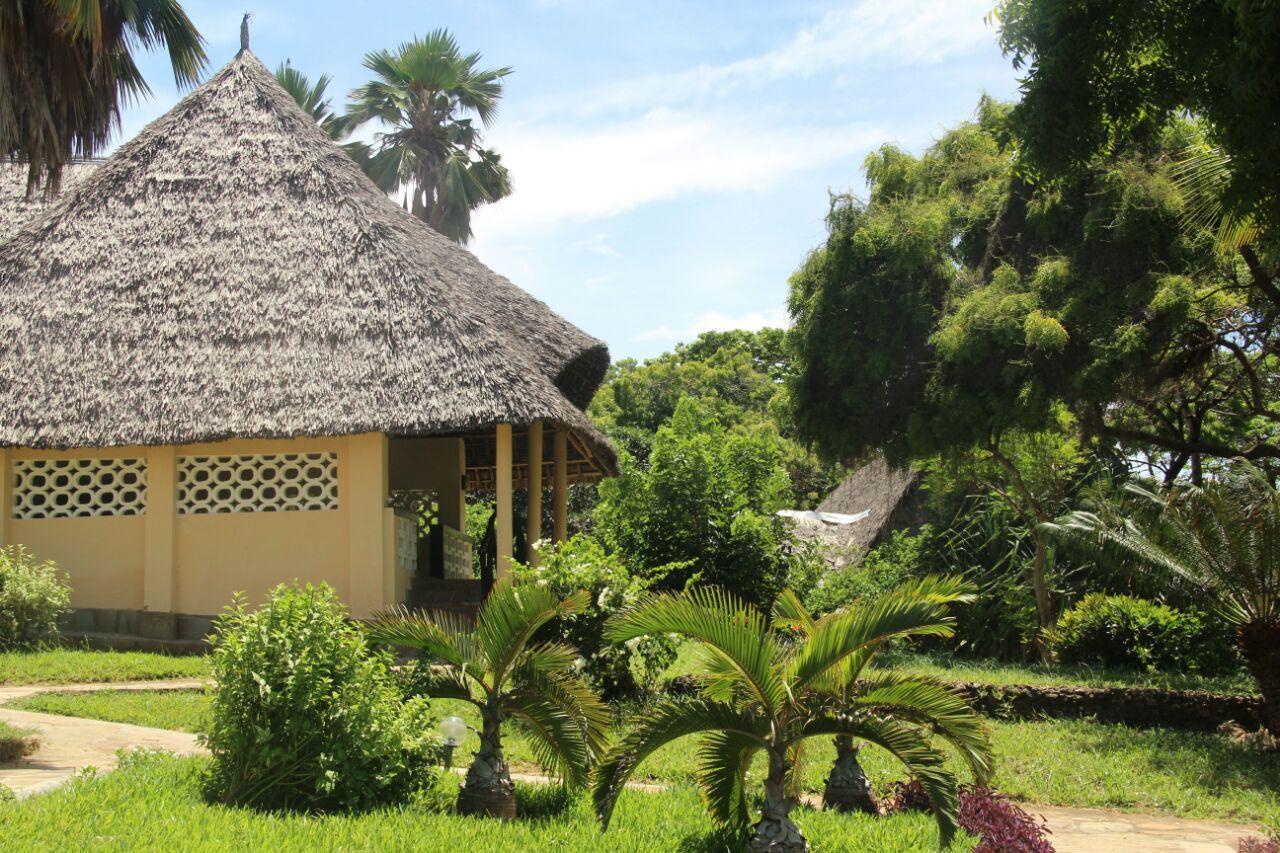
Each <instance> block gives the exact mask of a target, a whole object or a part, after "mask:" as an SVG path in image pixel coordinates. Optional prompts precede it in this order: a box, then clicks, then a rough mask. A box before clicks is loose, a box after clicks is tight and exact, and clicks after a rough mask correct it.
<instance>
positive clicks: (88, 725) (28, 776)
mask: <svg viewBox="0 0 1280 853" xmlns="http://www.w3.org/2000/svg"><path fill="white" fill-rule="evenodd" d="M208 683H209V681H208V680H207V679H170V680H167V681H132V682H126V683H115V684H66V685H47V684H39V685H31V686H24V687H0V706H3V705H4V704H5V703H6V702H11V701H14V700H16V699H20V698H25V697H27V696H33V695H36V694H38V693H92V692H97V691H103V690H190V689H193V688H199V687H203V686H205V685H207V684H208ZM0 720H3V721H5V722H7V723H11V724H13V725H16V726H24V727H26V728H32V729H36V730H38V731H39V732H40V737H41V747H40V749H39V750H38V751H37V752H36V753H35V754H34V755H31V756H28V757H27V758H25V759H23V760H21V761H18V762H13V763H10V764H0V784H4V785H7V786H8V787H10V788H12V789H13V790H14V792H15V793H16V794H17V795H18V796H19V797H23V796H29V795H31V794H35V793H39V792H41V791H47V790H49V789H51V788H54V787H57V786H58V785H61V784H62V783H64V782H66V781H67V780H68V779H70V778H71V777H72V776H73V775H74V774H75V773H76V772H77V771H79V770H81V769H83V768H85V767H89V766H92V767H94V768H96V769H97V770H99V771H106V770H111V769H113V768H114V767H115V766H116V760H117V756H116V753H117V751H118V750H121V749H126V750H127V749H132V748H137V747H149V748H153V749H166V750H169V751H170V752H174V753H177V754H179V755H196V754H199V753H201V752H202V751H203V748H202V747H201V746H200V745H199V744H198V743H197V742H196V737H195V735H191V734H186V733H184V732H172V731H166V730H164V729H151V728H145V727H143V726H130V725H125V724H123V723H107V722H102V721H100V720H85V719H80V718H77V717H63V716H58V715H56V714H40V713H35V712H32V711H18V710H15V709H11V708H4V707H0ZM459 770H460V769H459V768H455V772H458V771H459ZM511 775H512V777H513V778H514V779H516V781H519V782H527V783H537V782H549V781H551V780H550V779H549V778H548V777H545V776H538V775H536V774H530V773H513V774H511ZM634 787H636V788H638V789H642V790H649V791H656V790H661V789H662V786H660V785H645V784H636V785H634ZM1022 807H1023V808H1024V809H1026V810H1027V811H1028V812H1031V813H1032V814H1038V815H1042V816H1043V817H1044V818H1045V820H1046V821H1047V822H1048V826H1049V829H1050V830H1051V831H1052V833H1053V835H1052V841H1053V845H1054V847H1055V848H1056V849H1057V850H1058V851H1059V853H1235V850H1236V842H1237V841H1238V840H1239V839H1240V838H1241V837H1242V836H1246V835H1253V836H1257V835H1258V833H1257V832H1256V831H1254V830H1252V829H1251V828H1249V827H1244V826H1238V825H1233V824H1227V823H1217V822H1214V821H1203V820H1184V819H1183V818H1178V817H1172V816H1165V815H1148V814H1130V813H1127V812H1112V811H1103V810H1100V809H1072V808H1061V807H1058V806H1036V805H1028V804H1022Z"/></svg>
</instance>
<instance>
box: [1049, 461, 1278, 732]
mask: <svg viewBox="0 0 1280 853" xmlns="http://www.w3.org/2000/svg"><path fill="white" fill-rule="evenodd" d="M1125 492H1126V493H1127V494H1128V495H1129V496H1130V497H1131V498H1134V499H1135V501H1134V503H1133V504H1131V505H1129V506H1126V507H1124V508H1120V507H1111V506H1107V507H1103V515H1098V514H1095V513H1091V512H1083V511H1077V512H1072V513H1069V514H1067V515H1065V516H1063V517H1062V518H1059V519H1058V520H1057V521H1056V522H1053V523H1051V524H1046V525H1044V529H1045V530H1046V532H1048V533H1049V534H1050V535H1052V536H1055V537H1057V538H1058V539H1060V540H1063V541H1066V542H1070V543H1073V544H1075V545H1077V546H1080V547H1083V548H1085V549H1086V550H1089V551H1092V552H1094V553H1096V554H1098V555H1099V556H1102V557H1104V558H1107V559H1113V560H1116V561H1118V562H1120V563H1121V564H1122V565H1127V566H1128V567H1130V568H1131V569H1132V570H1135V571H1139V572H1144V573H1147V574H1151V575H1153V576H1154V577H1155V578H1156V579H1157V580H1158V581H1159V582H1160V583H1162V584H1165V585H1167V586H1168V587H1170V588H1173V589H1177V590H1179V591H1181V592H1182V593H1183V594H1185V595H1186V596H1187V597H1189V598H1192V599H1194V600H1197V601H1200V602H1203V603H1204V605H1205V606H1208V607H1210V608H1212V609H1213V610H1214V611H1216V613H1217V614H1218V615H1219V616H1220V617H1221V618H1222V619H1225V620H1226V621H1227V623H1228V624H1230V625H1232V626H1234V627H1235V629H1236V636H1237V638H1238V640H1239V642H1240V648H1241V650H1242V651H1243V652H1244V659H1245V662H1246V663H1247V664H1248V666H1249V671H1250V672H1251V673H1253V677H1254V678H1255V679H1256V680H1257V682H1258V687H1259V689H1260V690H1261V692H1262V701H1263V714H1264V717H1265V720H1266V725H1267V729H1268V730H1269V731H1270V732H1272V733H1273V734H1275V733H1278V732H1280V494H1278V493H1277V492H1276V490H1275V489H1274V488H1273V487H1272V485H1271V483H1270V481H1269V480H1268V479H1267V476H1266V474H1265V473H1264V472H1263V471H1261V470H1260V469H1258V468H1257V467H1255V466H1254V465H1252V464H1250V463H1248V462H1244V461H1240V462H1237V463H1236V464H1235V465H1234V466H1233V467H1232V469H1231V470H1229V471H1227V472H1224V473H1223V474H1222V475H1221V476H1219V477H1217V478H1216V479H1214V480H1211V481H1209V482H1207V483H1205V485H1203V486H1199V487H1197V486H1192V485H1178V486H1175V487H1173V488H1171V489H1168V490H1166V491H1164V492H1163V493H1161V492H1155V491H1152V490H1150V489H1147V488H1145V487H1143V486H1141V485H1138V484H1134V483H1131V484H1129V485H1127V486H1126V487H1125ZM1135 515H1136V516H1137V520H1135V519H1134V517H1133V516H1135Z"/></svg>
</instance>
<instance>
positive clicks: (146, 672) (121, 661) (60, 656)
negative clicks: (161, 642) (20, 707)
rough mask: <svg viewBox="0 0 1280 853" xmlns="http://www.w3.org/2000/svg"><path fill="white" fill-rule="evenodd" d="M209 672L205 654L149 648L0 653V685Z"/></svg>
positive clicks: (151, 678)
mask: <svg viewBox="0 0 1280 853" xmlns="http://www.w3.org/2000/svg"><path fill="white" fill-rule="evenodd" d="M208 674H209V661H208V658H205V657H203V656H195V655H186V656H180V655H161V654H153V653H150V652H111V651H94V650H92V649H66V648H57V649H46V650H43V651H36V652H2V653H0V685H6V686H13V685H20V684H84V683H97V682H104V681H154V680H157V679H161V678H195V677H199V676H205V675H208Z"/></svg>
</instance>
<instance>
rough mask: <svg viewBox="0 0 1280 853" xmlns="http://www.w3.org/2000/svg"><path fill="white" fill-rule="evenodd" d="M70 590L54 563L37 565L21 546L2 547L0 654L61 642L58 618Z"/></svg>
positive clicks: (69, 598) (63, 609) (67, 604)
mask: <svg viewBox="0 0 1280 853" xmlns="http://www.w3.org/2000/svg"><path fill="white" fill-rule="evenodd" d="M70 604H71V588H70V587H69V586H67V582H66V581H65V580H64V579H63V578H61V577H59V575H58V567H57V566H55V565H54V564H53V563H51V562H44V563H37V562H36V561H35V558H33V557H32V556H31V555H30V554H29V553H27V550H26V549H25V548H23V547H22V546H21V545H10V546H8V547H6V548H0V651H8V650H11V649H27V648H32V647H35V646H40V645H43V644H45V643H52V642H54V641H56V640H57V639H58V616H59V614H61V613H62V612H63V611H65V610H66V609H67V608H68V607H69V606H70Z"/></svg>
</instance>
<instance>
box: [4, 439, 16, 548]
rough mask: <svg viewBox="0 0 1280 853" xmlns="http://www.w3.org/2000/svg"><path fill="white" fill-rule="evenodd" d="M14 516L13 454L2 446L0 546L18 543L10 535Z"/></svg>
mask: <svg viewBox="0 0 1280 853" xmlns="http://www.w3.org/2000/svg"><path fill="white" fill-rule="evenodd" d="M12 516H13V454H12V453H10V452H9V448H7V447H0V546H3V545H13V544H16V543H14V541H13V540H12V539H11V538H10V536H9V519H10V518H11V517H12Z"/></svg>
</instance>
